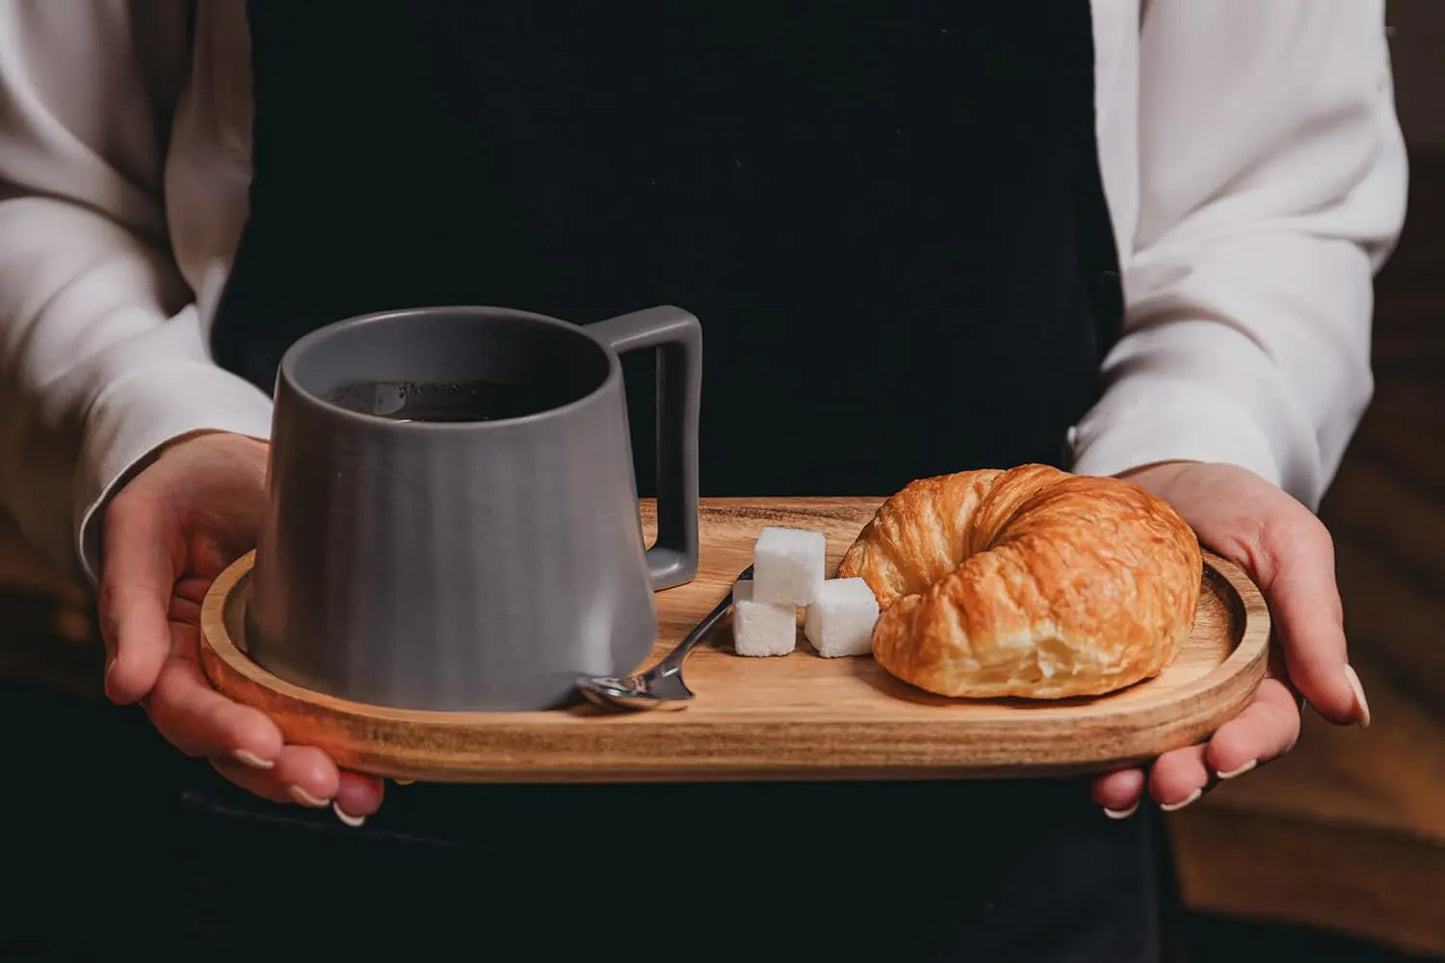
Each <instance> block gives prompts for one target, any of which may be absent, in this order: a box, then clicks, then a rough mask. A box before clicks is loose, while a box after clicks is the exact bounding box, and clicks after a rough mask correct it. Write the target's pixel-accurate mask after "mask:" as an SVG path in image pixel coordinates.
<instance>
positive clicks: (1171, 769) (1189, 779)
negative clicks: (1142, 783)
mask: <svg viewBox="0 0 1445 963" xmlns="http://www.w3.org/2000/svg"><path fill="white" fill-rule="evenodd" d="M1204 753H1205V747H1204V746H1202V745H1200V746H1186V747H1184V748H1183V749H1174V750H1171V751H1169V752H1166V753H1164V755H1162V756H1160V757H1159V758H1158V759H1157V760H1155V762H1154V765H1153V767H1152V768H1151V769H1150V770H1149V794H1150V795H1152V796H1153V797H1154V799H1155V801H1156V802H1158V803H1159V808H1160V809H1162V810H1164V811H1165V812H1173V811H1174V810H1176V809H1183V808H1184V807H1185V806H1187V805H1189V804H1190V803H1192V802H1194V801H1195V800H1197V799H1198V798H1199V797H1200V796H1202V795H1204V790H1205V788H1206V787H1207V786H1208V785H1209V781H1210V780H1209V770H1208V769H1207V768H1206V767H1205V764H1204Z"/></svg>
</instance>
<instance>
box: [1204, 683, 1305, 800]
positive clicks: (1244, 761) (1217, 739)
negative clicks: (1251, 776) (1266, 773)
mask: <svg viewBox="0 0 1445 963" xmlns="http://www.w3.org/2000/svg"><path fill="white" fill-rule="evenodd" d="M1299 731H1300V715H1299V705H1298V704H1297V703H1296V702H1295V698H1294V695H1293V694H1292V693H1291V692H1290V691H1289V689H1288V688H1287V687H1286V686H1285V685H1284V684H1283V683H1282V682H1280V681H1279V680H1278V679H1265V680H1264V681H1263V682H1261V683H1260V684H1259V688H1258V689H1256V690H1255V693H1254V697H1253V698H1252V699H1251V700H1250V703H1249V705H1247V706H1245V708H1244V711H1243V712H1241V713H1240V714H1239V715H1237V716H1235V717H1234V718H1233V719H1230V720H1229V721H1228V722H1226V723H1225V724H1224V725H1222V726H1220V727H1219V729H1218V731H1217V732H1215V733H1214V736H1213V738H1211V739H1210V740H1209V746H1208V748H1207V749H1206V750H1205V764H1206V765H1207V766H1208V767H1209V769H1210V770H1211V771H1213V772H1214V773H1215V774H1216V775H1218V777H1219V778H1220V779H1233V778H1234V777H1235V776H1242V775H1244V774H1245V773H1246V772H1248V771H1249V770H1251V769H1253V768H1254V767H1255V766H1256V765H1258V764H1259V763H1261V762H1268V761H1269V760H1271V759H1274V758H1275V757H1277V756H1280V755H1283V754H1284V753H1286V752H1288V751H1289V750H1290V749H1291V748H1292V747H1293V746H1294V744H1295V741H1296V740H1297V739H1299Z"/></svg>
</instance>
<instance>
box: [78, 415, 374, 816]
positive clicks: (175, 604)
mask: <svg viewBox="0 0 1445 963" xmlns="http://www.w3.org/2000/svg"><path fill="white" fill-rule="evenodd" d="M266 458H267V446H266V444H265V443H264V442H260V441H257V440H255V439H253V438H246V437H243V436H240V435H232V434H225V433H220V432H211V433H206V434H200V435H194V436H191V437H188V438H185V439H182V440H179V441H176V442H173V443H172V444H171V445H169V446H168V447H167V448H166V449H165V450H164V451H162V452H161V454H160V455H159V457H157V458H156V459H155V460H154V461H153V462H152V463H151V464H150V465H148V466H147V467H146V468H145V469H144V470H143V471H141V472H140V473H139V474H137V475H136V476H135V478H133V479H132V480H131V481H130V482H129V483H128V484H127V485H126V486H125V487H124V488H122V489H121V490H120V491H119V492H118V493H117V494H116V496H115V497H114V498H113V499H112V500H111V502H110V504H109V505H108V506H107V508H106V512H105V524H104V528H103V537H102V552H101V572H100V587H99V597H98V600H97V604H98V608H99V614H100V628H101V635H102V637H103V638H104V640H105V645H106V656H107V659H106V672H105V692H106V695H107V696H108V697H109V698H110V699H111V700H113V701H114V702H116V703H119V704H122V705H125V704H129V703H133V702H140V704H141V705H142V706H143V707H144V708H145V711H146V713H147V714H148V715H149V716H150V719H151V721H152V723H154V725H155V726H156V728H157V729H158V730H159V731H160V733H161V734H162V735H163V736H164V737H165V738H166V739H167V740H168V741H169V742H170V743H171V744H172V745H174V746H175V747H176V748H177V749H179V750H181V751H182V752H184V753H186V754H187V755H189V756H194V757H203V758H205V759H207V760H209V761H210V763H211V765H212V766H214V767H215V768H216V769H217V770H218V771H219V772H220V773H221V774H222V775H223V776H225V777H226V778H227V779H229V780H230V781H231V782H233V783H235V784H236V785H238V786H241V787H242V788H244V789H247V790H249V791H251V792H253V793H255V794H257V795H259V796H263V797H265V798H267V799H271V800H274V801H276V802H286V803H292V802H294V803H300V804H302V805H306V806H314V807H323V806H327V805H331V806H332V807H333V809H335V810H336V814H337V816H339V817H340V818H341V819H342V820H343V821H344V822H346V823H348V824H349V825H360V821H361V820H362V819H364V818H365V817H366V816H367V815H369V814H370V813H372V812H375V811H376V809H377V807H379V806H380V805H381V799H382V784H381V782H380V781H379V780H377V779H373V778H369V777H363V776H358V775H355V774H352V773H345V774H343V773H342V772H340V771H339V770H338V769H337V767H336V764H335V763H334V762H332V761H331V759H330V758H329V757H328V756H327V755H326V754H325V753H324V752H322V751H321V750H320V749H316V748H314V747H310V746H295V745H287V744H286V743H285V741H284V739H283V738H282V735H281V730H280V729H278V728H277V726H276V724H275V723H274V722H272V721H271V719H270V718H269V717H267V716H266V715H265V714H264V713H262V712H261V711H260V710H258V709H255V708H252V707H250V706H244V705H241V704H239V703H236V702H233V701H231V700H230V699H228V698H226V697H225V696H223V695H221V694H220V693H219V692H217V691H216V690H215V689H213V688H212V687H211V686H210V684H209V683H208V682H207V681H206V677H205V675H204V674H203V672H202V670H201V666H200V662H199V661H198V660H199V655H198V652H197V645H198V642H199V637H200V607H201V601H202V599H203V598H204V596H205V593H206V590H207V588H209V587H210V584H211V582H212V581H213V580H214V579H215V577H216V576H217V575H219V574H220V573H221V571H222V569H224V568H225V567H226V565H228V564H229V563H230V562H231V561H233V560H234V559H236V558H238V557H239V556H241V555H242V554H244V553H245V552H247V551H249V550H250V549H251V548H253V547H254V546H255V542H256V532H257V528H258V526H259V524H260V519H261V511H262V509H263V507H264V504H265V478H266Z"/></svg>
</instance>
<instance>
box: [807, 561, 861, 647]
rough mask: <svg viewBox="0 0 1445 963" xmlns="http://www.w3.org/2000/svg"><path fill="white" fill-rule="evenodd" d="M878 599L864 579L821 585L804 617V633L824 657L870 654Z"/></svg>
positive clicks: (832, 579) (845, 579)
mask: <svg viewBox="0 0 1445 963" xmlns="http://www.w3.org/2000/svg"><path fill="white" fill-rule="evenodd" d="M877 621H878V599H877V597H876V596H874V594H873V590H872V589H871V588H869V587H868V583H867V582H865V581H864V580H863V579H861V578H830V579H828V580H827V581H825V582H824V583H823V584H822V585H820V586H818V591H817V595H816V597H815V598H814V599H813V602H812V604H811V605H809V606H808V613H807V615H805V616H804V618H803V634H805V635H806V636H807V637H808V641H809V642H811V643H813V648H815V649H817V650H818V654H819V655H821V656H824V657H825V658H829V659H832V658H837V657H838V656H845V655H868V654H869V653H871V652H872V651H873V645H872V641H873V626H874V624H875V623H877Z"/></svg>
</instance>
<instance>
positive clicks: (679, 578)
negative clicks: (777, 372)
mask: <svg viewBox="0 0 1445 963" xmlns="http://www.w3.org/2000/svg"><path fill="white" fill-rule="evenodd" d="M587 330H588V331H589V332H590V333H591V334H592V335H593V336H594V337H596V338H597V339H598V340H599V341H601V342H602V343H603V344H605V345H607V346H608V347H610V348H611V349H612V350H613V351H615V352H616V353H618V354H623V353H625V352H627V351H636V350H639V349H642V348H660V349H661V350H660V351H659V352H658V359H657V540H656V541H655V542H654V543H653V546H652V548H649V549H648V550H647V570H648V574H649V575H650V576H651V578H652V588H653V591H660V590H662V589H666V588H672V587H673V586H675V585H682V584H684V583H686V582H690V581H692V579H693V577H694V576H695V575H697V564H698V534H697V487H698V480H697V422H698V411H699V408H700V406H701V401H702V326H701V325H699V324H698V321H697V318H695V317H693V316H692V315H691V314H689V313H688V312H686V311H684V310H682V309H681V308H675V307H672V306H671V305H662V306H659V307H655V308H648V309H646V310H644V311H634V312H632V313H631V314H623V315H619V316H618V317H615V318H608V319H607V320H606V321H598V322H597V323H595V324H590V325H587Z"/></svg>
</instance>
